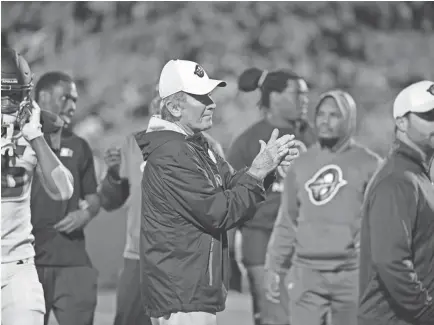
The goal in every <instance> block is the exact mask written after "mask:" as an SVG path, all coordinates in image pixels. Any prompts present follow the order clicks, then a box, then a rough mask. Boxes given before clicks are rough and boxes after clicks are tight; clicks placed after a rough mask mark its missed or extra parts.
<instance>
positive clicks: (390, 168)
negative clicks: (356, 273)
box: [359, 141, 434, 325]
mask: <svg viewBox="0 0 434 325" xmlns="http://www.w3.org/2000/svg"><path fill="white" fill-rule="evenodd" d="M433 234H434V186H433V183H432V180H431V179H430V176H429V167H428V165H426V164H424V163H422V157H421V155H420V153H418V152H417V151H416V150H414V149H413V148H411V147H410V146H408V145H407V144H405V143H403V142H400V141H397V143H396V145H395V148H394V149H393V150H392V151H391V153H390V154H389V156H388V157H387V159H386V161H385V163H384V165H383V166H382V167H381V168H380V170H379V171H378V173H377V174H376V175H375V176H374V178H373V180H372V182H371V184H370V185H369V186H368V190H367V194H366V198H365V203H364V207H363V222H362V231H361V259H360V281H359V288H360V300H359V325H395V324H399V325H401V324H402V325H410V324H411V325H422V324H424V325H432V324H434V304H433V296H434V235H433Z"/></svg>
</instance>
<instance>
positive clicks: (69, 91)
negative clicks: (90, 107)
mask: <svg viewBox="0 0 434 325" xmlns="http://www.w3.org/2000/svg"><path fill="white" fill-rule="evenodd" d="M77 99H78V93H77V87H76V85H75V83H73V82H64V81H61V82H59V83H58V84H57V85H55V86H54V87H53V88H52V90H51V92H50V94H49V96H48V98H47V100H46V101H45V102H44V103H43V107H42V108H43V109H46V110H48V111H50V112H52V113H55V114H58V115H59V116H60V117H61V118H62V119H63V120H64V121H65V123H66V124H70V123H71V119H72V117H73V116H74V114H75V110H76V108H77V107H76V103H77Z"/></svg>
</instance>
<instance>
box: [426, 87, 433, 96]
mask: <svg viewBox="0 0 434 325" xmlns="http://www.w3.org/2000/svg"><path fill="white" fill-rule="evenodd" d="M426 91H427V92H429V93H430V94H431V95H433V96H434V84H432V85H431V87H429V88H428V89H427V90H426Z"/></svg>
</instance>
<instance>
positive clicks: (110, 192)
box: [99, 130, 223, 260]
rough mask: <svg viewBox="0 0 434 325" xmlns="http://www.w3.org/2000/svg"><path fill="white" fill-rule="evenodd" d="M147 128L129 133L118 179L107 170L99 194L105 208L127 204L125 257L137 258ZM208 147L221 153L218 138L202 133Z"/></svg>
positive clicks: (110, 209)
mask: <svg viewBox="0 0 434 325" xmlns="http://www.w3.org/2000/svg"><path fill="white" fill-rule="evenodd" d="M145 134H146V130H144V131H140V132H136V133H134V134H130V135H128V136H127V137H126V139H125V141H124V143H123V144H122V146H121V166H120V169H119V176H120V179H115V178H114V177H113V176H112V175H111V174H109V173H107V174H106V176H105V178H104V179H103V181H102V183H101V189H100V191H99V195H100V197H101V206H102V207H103V208H104V209H105V210H106V211H114V210H116V209H119V208H121V207H122V206H123V205H125V207H126V210H127V211H126V214H127V227H126V242H125V249H124V258H128V259H134V260H139V258H140V253H139V251H140V218H141V209H142V194H141V193H142V187H141V183H142V176H143V168H144V166H145V165H144V161H143V155H142V149H143V146H144V144H145V143H144V142H143V141H142V139H143V137H144V136H145ZM204 135H205V137H206V138H207V140H208V142H209V143H210V145H211V147H212V148H213V149H214V150H215V151H216V152H217V153H218V154H221V155H223V150H222V148H221V146H220V144H219V143H218V142H216V141H215V140H214V139H212V138H211V137H210V136H209V135H207V134H205V133H204Z"/></svg>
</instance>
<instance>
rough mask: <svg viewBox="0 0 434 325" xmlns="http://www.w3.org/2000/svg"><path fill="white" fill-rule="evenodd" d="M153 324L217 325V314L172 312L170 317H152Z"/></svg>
mask: <svg viewBox="0 0 434 325" xmlns="http://www.w3.org/2000/svg"><path fill="white" fill-rule="evenodd" d="M151 320H152V325H217V316H216V315H215V314H210V313H205V312H201V311H196V312H190V313H182V312H178V313H172V314H171V315H170V317H169V318H168V319H166V318H165V317H160V318H151Z"/></svg>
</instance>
